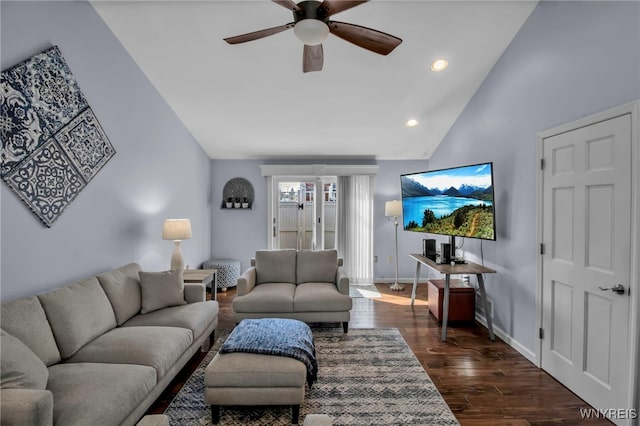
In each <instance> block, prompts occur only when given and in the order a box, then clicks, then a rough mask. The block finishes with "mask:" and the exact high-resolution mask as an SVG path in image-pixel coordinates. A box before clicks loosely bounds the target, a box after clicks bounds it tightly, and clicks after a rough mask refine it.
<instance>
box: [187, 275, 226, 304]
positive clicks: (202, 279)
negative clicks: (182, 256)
mask: <svg viewBox="0 0 640 426" xmlns="http://www.w3.org/2000/svg"><path fill="white" fill-rule="evenodd" d="M182 280H183V281H184V282H185V283H196V284H204V288H205V292H206V291H207V286H210V287H211V295H212V296H213V300H218V292H217V291H216V290H217V289H218V270H217V269H185V270H184V272H183V274H182Z"/></svg>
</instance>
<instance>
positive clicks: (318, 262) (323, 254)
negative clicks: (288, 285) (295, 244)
mask: <svg viewBox="0 0 640 426" xmlns="http://www.w3.org/2000/svg"><path fill="white" fill-rule="evenodd" d="M297 263H298V265H297V273H296V277H297V281H296V282H297V283H298V284H300V283H309V282H316V283H335V282H336V271H337V270H338V252H337V251H335V250H317V251H314V250H303V251H299V252H298V262H297Z"/></svg>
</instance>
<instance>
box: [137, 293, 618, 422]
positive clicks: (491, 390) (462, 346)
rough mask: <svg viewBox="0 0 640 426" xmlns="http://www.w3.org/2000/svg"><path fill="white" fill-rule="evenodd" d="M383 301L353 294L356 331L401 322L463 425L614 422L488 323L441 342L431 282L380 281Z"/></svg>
mask: <svg viewBox="0 0 640 426" xmlns="http://www.w3.org/2000/svg"><path fill="white" fill-rule="evenodd" d="M377 287H378V290H379V291H380V293H381V294H382V297H381V298H376V299H368V298H354V299H353V310H352V311H351V322H350V324H349V328H382V327H395V328H398V329H399V330H400V332H401V333H402V335H403V337H404V339H405V340H406V342H407V343H408V345H409V347H411V350H412V351H413V353H414V354H415V355H416V357H417V358H418V360H419V361H420V363H421V364H422V366H423V367H424V369H425V370H426V372H427V373H428V374H429V377H431V379H432V380H433V382H434V383H435V385H436V386H437V388H438V390H439V391H440V393H441V394H442V396H443V397H444V399H445V401H446V402H447V404H448V405H449V407H451V410H452V411H453V413H454V414H455V416H456V418H457V419H458V421H459V422H460V424H462V425H463V426H488V425H492V426H493V425H497V426H505V425H513V426H522V425H552V424H566V425H578V424H580V425H582V424H589V425H610V424H611V423H609V422H608V421H606V420H603V419H592V420H585V419H582V418H581V417H580V409H581V408H582V409H588V408H590V407H589V406H588V405H587V404H586V403H585V402H584V401H582V400H581V399H580V398H578V397H577V396H575V395H574V394H573V393H572V392H570V391H569V390H568V389H566V388H565V387H564V386H562V385H561V384H559V383H558V382H557V381H555V380H554V379H553V378H552V377H551V376H549V375H548V374H546V373H545V372H544V371H542V370H540V369H538V368H537V367H536V366H535V365H533V364H532V363H531V362H529V361H528V360H527V359H526V358H524V357H523V356H522V355H520V354H519V353H518V352H516V351H515V350H514V349H512V348H511V347H510V346H508V345H507V344H506V343H504V342H502V341H501V340H499V339H498V338H496V341H495V342H492V341H490V340H489V338H488V334H487V331H486V329H485V328H484V327H482V326H479V325H474V324H466V325H462V326H461V325H456V326H454V327H450V328H449V329H448V331H447V342H442V341H441V340H440V324H439V323H438V322H437V321H436V320H435V319H434V318H433V316H431V315H429V313H428V310H427V302H426V300H427V286H426V285H420V286H419V287H418V289H417V296H416V303H415V304H414V306H413V307H411V305H410V301H411V286H410V285H407V286H406V287H405V289H404V290H403V291H400V292H397V291H390V290H389V289H388V286H387V285H384V284H378V285H377ZM234 296H235V291H234V290H230V291H227V292H225V293H222V292H219V293H218V302H219V303H220V316H219V325H218V330H224V329H231V328H233V326H234V322H233V320H232V311H231V301H232V300H233V297H234ZM203 357H204V354H196V355H195V356H194V358H193V359H192V360H191V362H190V363H189V365H188V366H187V367H185V369H184V370H183V371H182V372H181V374H180V375H178V377H176V380H174V382H173V383H172V384H171V385H170V386H169V387H168V388H167V391H165V393H164V394H163V395H162V396H161V397H160V398H159V399H158V401H156V403H155V404H154V405H153V406H152V407H151V408H150V409H149V412H148V414H155V413H162V412H163V411H164V409H165V408H166V407H167V405H168V403H169V402H170V401H171V399H172V398H173V396H174V395H175V394H176V393H177V392H178V391H179V390H180V387H181V386H182V384H183V383H184V381H185V380H186V379H187V378H188V377H189V375H190V374H191V371H193V370H194V369H195V368H196V367H197V366H198V364H199V363H200V360H201V359H202V358H203Z"/></svg>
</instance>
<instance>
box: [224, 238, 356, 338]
mask: <svg viewBox="0 0 640 426" xmlns="http://www.w3.org/2000/svg"><path fill="white" fill-rule="evenodd" d="M341 263H342V262H341V259H338V254H337V252H336V251H335V250H317V251H312V250H302V251H296V250H260V251H257V252H256V257H255V259H254V260H252V266H251V267H250V268H249V269H247V270H246V271H245V272H244V273H243V274H242V275H241V276H240V277H239V278H238V287H237V293H236V297H235V299H234V300H233V304H232V307H233V311H234V312H235V314H234V319H235V321H236V322H240V321H241V320H243V319H245V318H267V317H272V318H291V319H297V320H300V321H305V322H309V323H316V322H317V323H322V322H341V323H342V326H343V328H344V332H345V333H346V332H347V331H348V328H349V319H350V318H351V313H350V311H351V307H352V300H351V297H350V296H349V277H347V275H346V272H345V271H344V268H343V267H342V266H340V265H341Z"/></svg>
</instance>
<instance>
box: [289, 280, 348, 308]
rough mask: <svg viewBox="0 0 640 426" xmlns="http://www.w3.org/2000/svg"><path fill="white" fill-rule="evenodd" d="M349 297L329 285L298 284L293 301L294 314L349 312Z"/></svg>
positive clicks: (334, 286)
mask: <svg viewBox="0 0 640 426" xmlns="http://www.w3.org/2000/svg"><path fill="white" fill-rule="evenodd" d="M351 307H352V301H351V297H349V296H347V295H344V294H342V293H340V292H339V291H338V288H337V287H336V285H335V284H331V283H304V284H298V287H297V288H296V294H295V296H294V299H293V309H294V310H295V312H342V311H348V310H351Z"/></svg>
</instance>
